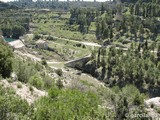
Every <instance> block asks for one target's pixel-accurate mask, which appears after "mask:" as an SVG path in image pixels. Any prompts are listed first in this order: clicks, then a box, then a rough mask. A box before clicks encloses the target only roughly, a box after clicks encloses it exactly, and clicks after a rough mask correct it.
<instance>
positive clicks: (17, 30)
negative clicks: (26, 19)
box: [12, 25, 25, 39]
mask: <svg viewBox="0 0 160 120" xmlns="http://www.w3.org/2000/svg"><path fill="white" fill-rule="evenodd" d="M12 32H13V35H12V37H13V38H16V39H18V38H19V37H20V36H22V35H23V34H24V33H25V28H24V27H23V26H18V25H15V26H13V29H12Z"/></svg>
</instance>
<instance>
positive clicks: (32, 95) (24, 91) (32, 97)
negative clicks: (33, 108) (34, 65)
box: [0, 80, 47, 105]
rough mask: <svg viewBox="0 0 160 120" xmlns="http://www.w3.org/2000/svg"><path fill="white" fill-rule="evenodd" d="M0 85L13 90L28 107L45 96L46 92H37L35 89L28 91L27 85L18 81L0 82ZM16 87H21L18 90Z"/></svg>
mask: <svg viewBox="0 0 160 120" xmlns="http://www.w3.org/2000/svg"><path fill="white" fill-rule="evenodd" d="M0 84H2V85H3V86H4V87H9V88H13V89H14V90H15V92H16V94H17V95H19V96H20V97H21V98H22V99H25V100H26V101H27V102H28V103H29V105H31V104H32V103H34V102H35V101H36V100H37V99H38V98H40V97H42V96H47V92H45V91H42V90H38V89H37V88H35V87H32V90H30V86H29V85H27V84H24V83H21V82H18V81H16V82H12V83H9V82H8V81H7V80H1V81H0ZM18 85H21V87H19V88H18Z"/></svg>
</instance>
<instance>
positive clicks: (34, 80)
mask: <svg viewBox="0 0 160 120" xmlns="http://www.w3.org/2000/svg"><path fill="white" fill-rule="evenodd" d="M29 83H30V84H31V85H33V86H35V87H36V88H38V89H41V88H42V87H43V85H44V82H43V80H42V78H40V76H39V75H38V74H35V75H34V76H31V77H30V79H29Z"/></svg>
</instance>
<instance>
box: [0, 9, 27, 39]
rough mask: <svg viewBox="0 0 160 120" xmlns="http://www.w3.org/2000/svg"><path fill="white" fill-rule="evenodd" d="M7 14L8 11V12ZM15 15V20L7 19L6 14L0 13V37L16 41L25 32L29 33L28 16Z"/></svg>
mask: <svg viewBox="0 0 160 120" xmlns="http://www.w3.org/2000/svg"><path fill="white" fill-rule="evenodd" d="M8 12H9V11H8ZM18 14H19V15H16V16H17V18H15V17H14V16H12V15H11V16H10V17H7V16H8V14H6V13H5V12H2V13H1V16H0V17H1V19H0V23H1V26H0V30H1V31H2V35H3V36H4V37H7V38H15V39H18V38H19V37H20V36H22V35H23V34H24V33H25V32H28V31H29V22H30V19H29V16H25V17H24V16H23V15H20V13H18Z"/></svg>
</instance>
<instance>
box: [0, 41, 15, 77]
mask: <svg viewBox="0 0 160 120" xmlns="http://www.w3.org/2000/svg"><path fill="white" fill-rule="evenodd" d="M12 57H13V53H12V51H11V50H10V49H9V47H8V46H7V45H5V44H4V43H3V42H1V39H0V75H2V77H4V78H6V77H10V74H11V72H12V70H13V68H12V63H13V62H12Z"/></svg>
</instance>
